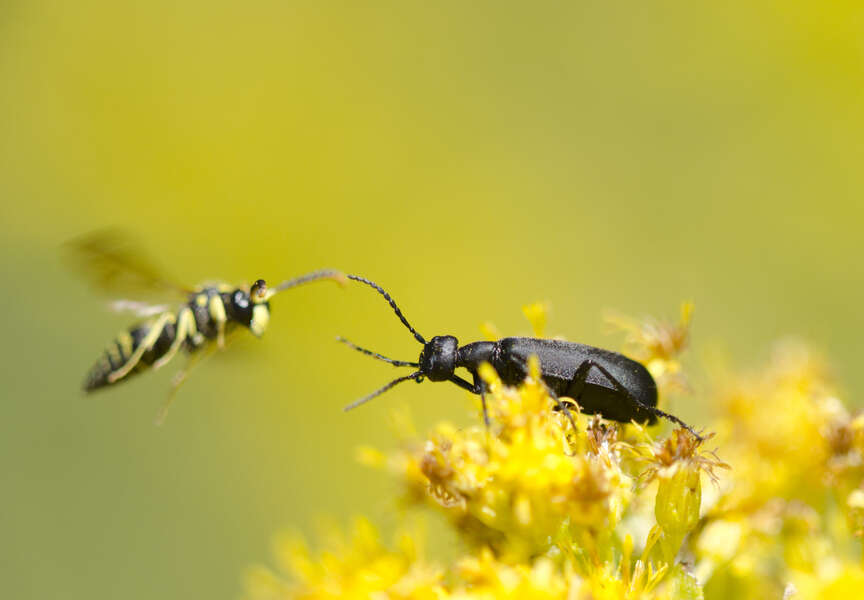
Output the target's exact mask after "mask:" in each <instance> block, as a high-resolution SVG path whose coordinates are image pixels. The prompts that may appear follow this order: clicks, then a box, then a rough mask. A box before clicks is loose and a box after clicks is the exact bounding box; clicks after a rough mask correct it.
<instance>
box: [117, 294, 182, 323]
mask: <svg viewBox="0 0 864 600" xmlns="http://www.w3.org/2000/svg"><path fill="white" fill-rule="evenodd" d="M108 309H109V310H110V311H112V312H116V313H131V314H133V315H135V316H136V317H142V318H146V317H152V316H154V315H158V314H161V313H163V312H165V311H167V310H171V306H169V305H168V304H150V303H149V302H140V301H138V300H128V299H126V298H120V299H118V300H112V301H111V302H109V303H108Z"/></svg>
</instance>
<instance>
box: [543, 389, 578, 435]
mask: <svg viewBox="0 0 864 600" xmlns="http://www.w3.org/2000/svg"><path fill="white" fill-rule="evenodd" d="M540 383H542V384H543V387H544V388H546V393H547V394H549V397H550V398H552V400H554V401H555V408H557V409H558V410H560V411H561V412H563V413H564V416H566V417H567V420H568V421H570V425H571V426H572V427H573V433H578V432H579V428H578V427H576V420H575V419H574V418H573V413H571V412H570V409H569V408H567V405H566V404H564V403H563V402H561V399H560V398H559V397H558V394H556V393H555V392H554V391H553V390H552V388H550V387H549V386H548V385H546V382H545V381H543V380H542V379H541V380H540Z"/></svg>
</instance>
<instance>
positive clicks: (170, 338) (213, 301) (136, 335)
mask: <svg viewBox="0 0 864 600" xmlns="http://www.w3.org/2000/svg"><path fill="white" fill-rule="evenodd" d="M241 293H242V291H241ZM230 297H231V295H230V293H229V292H228V291H226V290H223V289H220V288H218V287H212V286H208V287H204V288H202V289H201V290H199V291H197V292H195V293H193V294H191V295H190V297H189V301H188V302H187V303H186V304H185V305H183V306H182V307H181V308H180V309H179V310H178V311H177V313H176V314H175V313H173V312H164V313H162V314H160V315H158V316H156V317H154V318H152V319H150V320H149V321H147V322H145V323H140V324H138V325H135V326H134V327H132V328H131V329H129V331H124V332H123V333H121V334H120V335H118V336H117V338H115V339H114V341H113V342H111V343H110V344H109V345H108V347H107V348H106V349H105V352H104V353H103V354H102V357H101V358H100V359H99V361H98V362H97V363H96V364H95V365H93V367H92V368H91V369H90V372H89V373H88V374H87V378H86V379H85V381H84V390H85V391H88V392H89V391H93V390H97V389H99V388H102V387H106V386H109V385H112V384H114V383H118V382H120V381H123V380H125V379H128V378H129V377H131V376H132V375H134V374H135V373H139V372H141V371H144V370H146V369H148V368H151V367H152V368H159V367H161V366H162V365H163V364H165V363H167V362H168V361H170V360H171V359H172V358H173V357H174V356H175V355H176V354H177V353H178V352H179V351H180V350H181V349H182V350H185V351H187V352H194V351H196V350H198V349H199V348H201V347H202V346H204V345H206V344H208V343H211V342H213V341H214V340H220V342H219V343H220V346H221V345H222V343H223V342H222V341H221V338H222V337H223V336H224V334H225V330H226V326H231V325H234V324H235V321H236V318H235V316H234V313H235V312H236V311H234V310H233V309H232V311H231V315H230V316H229V315H228V314H227V311H226V304H225V302H226V298H229V299H230ZM247 297H248V296H247Z"/></svg>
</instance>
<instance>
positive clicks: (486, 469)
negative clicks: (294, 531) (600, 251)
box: [247, 304, 864, 600]
mask: <svg viewBox="0 0 864 600" xmlns="http://www.w3.org/2000/svg"><path fill="white" fill-rule="evenodd" d="M691 310H692V306H691V305H689V304H685V305H684V306H683V307H682V315H681V322H680V323H679V325H677V326H668V325H661V324H658V323H656V322H651V323H647V324H640V323H637V322H635V321H629V320H621V319H619V320H618V325H619V327H621V328H624V329H626V330H627V331H628V332H629V333H630V335H629V337H628V343H629V344H630V347H631V350H632V351H633V353H634V354H635V355H637V356H639V357H640V359H641V360H643V361H645V362H646V363H648V364H650V365H653V367H652V372H654V373H655V374H659V376H660V377H667V376H670V375H677V374H679V371H678V370H679V369H680V363H678V362H677V361H678V359H677V356H678V353H679V352H680V351H681V349H682V348H683V347H684V345H685V344H686V341H687V326H688V324H689V321H690V316H691ZM525 313H526V315H528V316H529V318H531V319H532V320H533V321H534V322H535V328H540V329H541V330H542V327H543V325H544V319H545V308H544V307H543V306H542V305H540V304H537V305H532V306H531V307H526V308H525ZM535 330H536V329H535ZM528 371H529V372H528V376H527V377H526V379H525V381H524V382H523V383H521V384H520V385H519V386H516V387H514V388H510V387H507V386H504V385H503V384H502V382H501V380H500V378H499V377H498V375H497V374H496V373H495V371H494V370H493V369H492V368H491V367H490V366H489V365H485V366H483V367H482V368H481V369H480V370H479V375H480V376H481V377H482V378H483V380H484V381H485V383H486V385H487V388H488V390H489V391H488V394H487V401H488V407H489V412H490V416H491V417H492V426H491V427H490V429H489V430H487V429H486V428H485V427H483V426H482V424H479V423H478V425H475V426H471V427H465V428H458V427H455V426H453V425H450V424H447V423H441V424H438V425H437V426H436V427H435V428H434V430H433V431H432V433H431V434H430V435H428V436H424V438H420V436H418V435H417V434H416V432H415V431H414V428H413V425H411V424H410V421H409V420H408V419H407V418H406V417H405V416H404V413H403V412H399V413H398V414H397V417H396V420H397V429H398V430H399V431H400V432H401V435H400V437H401V438H402V441H403V444H402V449H401V450H399V451H397V452H394V453H390V454H389V455H387V454H384V453H382V452H380V451H378V450H375V449H371V448H362V449H360V450H358V452H357V456H358V460H360V461H361V462H362V463H364V464H366V465H369V466H373V467H377V468H381V467H383V468H387V469H389V470H390V471H391V472H392V473H394V474H395V475H396V477H398V478H399V479H400V481H401V482H402V484H403V488H404V490H405V494H406V497H407V499H408V500H409V503H411V504H414V505H420V506H423V507H425V508H427V509H431V510H433V511H437V512H439V513H441V514H443V515H445V516H446V518H447V519H448V521H449V523H450V524H451V525H452V527H453V528H454V530H455V532H456V533H457V535H458V536H459V538H460V539H461V541H462V542H464V548H465V551H464V554H463V555H462V556H461V557H460V558H458V559H457V560H455V561H453V562H452V563H451V564H448V565H443V566H437V565H435V564H433V563H430V562H427V561H426V559H425V558H423V556H422V552H421V544H420V543H419V542H418V541H417V536H416V534H415V535H407V534H404V533H403V534H400V535H399V536H398V537H397V540H396V541H395V542H394V544H392V545H391V546H388V545H386V544H383V543H382V542H381V541H380V539H379V537H378V535H377V533H376V532H375V530H374V528H373V527H372V526H371V525H370V524H369V523H368V522H366V521H364V520H358V521H357V522H356V523H355V525H354V531H353V533H352V535H351V536H350V540H349V541H348V542H338V541H332V540H331V542H330V543H329V544H326V546H327V547H328V550H327V551H324V552H322V553H320V554H315V555H313V554H312V553H311V552H310V551H309V550H308V548H307V547H306V546H305V544H302V543H299V542H297V541H296V540H288V541H285V542H283V543H282V544H280V546H279V552H278V558H279V569H278V570H277V571H271V570H268V569H263V568H258V569H255V570H254V571H252V572H251V573H250V575H249V578H248V584H247V596H248V597H249V599H250V600H275V599H285V598H310V599H311V598H337V597H338V598H372V599H376V600H377V599H384V598H399V599H401V598H406V599H407V598H417V599H427V598H428V599H443V598H459V599H465V600H470V599H481V598H482V599H492V598H512V599H516V598H520V599H521V598H528V599H531V598H538V599H539V598H544V599H545V598H554V599H561V600H564V599H567V600H637V599H658V600H659V599H670V600H672V599H675V600H681V599H688V600H700V599H703V598H707V599H709V600H710V599H712V598H786V599H809V598H826V599H827V598H832V599H833V598H841V599H845V598H849V599H852V598H858V597H859V596H860V595H861V590H862V589H864V569H862V549H861V538H862V536H864V417H862V416H856V415H852V414H850V413H849V412H848V411H847V410H846V408H845V407H844V406H843V404H842V403H841V402H840V401H839V400H838V398H837V395H836V393H835V392H834V390H833V389H832V386H831V385H830V383H829V381H828V379H827V378H826V376H825V371H824V369H823V367H822V364H821V362H820V361H818V360H816V359H815V358H814V357H813V355H812V354H811V353H810V352H809V351H808V350H807V349H806V348H805V347H804V346H802V345H800V344H785V345H783V346H781V347H780V349H779V351H778V352H777V353H776V354H775V356H774V358H773V360H772V362H771V363H770V364H769V366H768V367H767V368H766V369H764V370H763V371H762V372H760V373H759V374H758V375H757V376H753V377H749V378H734V380H733V381H732V383H729V384H728V385H726V386H725V387H724V389H723V390H722V391H721V392H720V393H719V394H718V396H717V399H716V401H715V404H716V405H717V406H719V407H720V410H721V414H720V415H719V419H718V421H717V422H716V423H715V424H714V425H715V429H716V431H718V432H719V434H718V435H717V436H714V434H709V435H706V436H705V438H704V439H703V440H700V439H698V438H696V437H695V436H693V435H692V434H690V433H689V432H688V431H687V430H685V429H677V430H675V431H673V432H672V433H671V434H670V435H668V436H667V437H665V438H657V437H655V435H656V434H654V433H652V430H653V428H652V430H649V429H648V428H646V427H643V426H640V425H637V424H632V425H622V424H620V423H610V422H606V421H604V420H603V419H601V418H599V417H596V416H595V417H590V418H589V417H587V416H585V415H581V414H579V413H578V407H577V406H576V405H575V404H573V403H572V402H570V403H569V404H568V405H569V406H571V407H572V410H573V411H574V417H575V420H576V424H577V428H576V430H575V431H574V429H573V427H572V426H571V424H570V422H569V421H568V420H567V419H566V418H565V416H564V415H562V414H561V413H560V412H558V411H555V410H553V407H554V406H555V403H554V401H553V399H552V398H550V396H549V394H548V393H547V390H546V387H545V385H544V384H543V382H542V380H541V378H540V366H539V364H538V363H537V361H536V360H533V361H530V363H529V369H528ZM565 401H566V399H565ZM706 401H707V400H706ZM478 412H479V411H478ZM478 421H479V420H478ZM709 440H710V442H709ZM707 443H711V444H712V445H713V444H715V443H716V444H718V446H719V448H720V452H722V455H723V461H721V460H720V459H719V458H718V455H717V453H715V452H714V451H707V450H706V449H705V446H706V445H707ZM730 467H731V468H730ZM706 482H707V483H708V485H707V486H704V487H703V483H706ZM283 572H288V573H291V574H292V575H291V576H286V575H283V574H282V573H283Z"/></svg>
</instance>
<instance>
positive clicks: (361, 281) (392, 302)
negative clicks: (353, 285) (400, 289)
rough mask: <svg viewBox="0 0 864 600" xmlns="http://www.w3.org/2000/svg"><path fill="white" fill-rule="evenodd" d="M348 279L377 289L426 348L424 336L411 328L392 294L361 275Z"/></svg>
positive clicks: (350, 276) (351, 276)
mask: <svg viewBox="0 0 864 600" xmlns="http://www.w3.org/2000/svg"><path fill="white" fill-rule="evenodd" d="M346 277H348V279H353V280H354V281H359V282H360V283H365V284H366V285H368V286H369V287H372V288H375V289H376V290H378V293H379V294H381V295H382V296H384V299H385V300H387V302H389V303H390V306H391V307H392V308H393V311H394V312H395V313H396V316H397V317H399V320H400V321H402V324H403V325H404V326H405V327H407V328H408V331H410V332H411V333H413V334H414V339H415V340H417V341H418V342H420V343H421V344H423V345H424V346H425V345H426V340H425V339H424V338H423V336H422V335H420V334H419V333H417V330H415V329H414V328H413V327H411V324H410V323H409V322H408V319H406V318H405V315H403V314H402V311H401V310H399V307H398V306H396V302H395V301H394V300H393V298H391V297H390V294H388V293H387V292H385V291H384V288H382V287H381V286H380V285H378V284H377V283H375V282H374V281H370V280H368V279H366V278H365V277H360V276H359V275H346Z"/></svg>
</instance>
